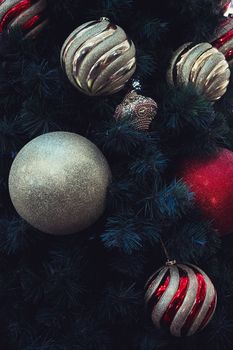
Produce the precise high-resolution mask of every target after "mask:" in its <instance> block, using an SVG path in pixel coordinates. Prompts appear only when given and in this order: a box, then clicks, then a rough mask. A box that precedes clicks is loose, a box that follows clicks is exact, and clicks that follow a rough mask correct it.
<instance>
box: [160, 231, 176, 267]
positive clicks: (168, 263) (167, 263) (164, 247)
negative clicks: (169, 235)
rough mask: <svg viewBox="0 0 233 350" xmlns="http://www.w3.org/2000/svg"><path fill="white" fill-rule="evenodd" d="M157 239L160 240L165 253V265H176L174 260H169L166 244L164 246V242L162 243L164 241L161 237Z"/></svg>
mask: <svg viewBox="0 0 233 350" xmlns="http://www.w3.org/2000/svg"><path fill="white" fill-rule="evenodd" d="M159 240H160V243H161V245H162V248H163V251H164V254H165V256H166V258H167V262H166V266H172V265H176V260H171V258H170V256H169V254H168V251H167V248H166V246H165V244H164V242H163V240H162V238H161V237H160V238H159Z"/></svg>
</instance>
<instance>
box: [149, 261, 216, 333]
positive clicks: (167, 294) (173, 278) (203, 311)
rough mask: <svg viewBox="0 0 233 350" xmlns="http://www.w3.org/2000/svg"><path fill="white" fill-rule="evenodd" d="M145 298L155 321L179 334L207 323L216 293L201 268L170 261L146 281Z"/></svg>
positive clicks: (201, 327) (189, 331) (214, 303)
mask: <svg viewBox="0 0 233 350" xmlns="http://www.w3.org/2000/svg"><path fill="white" fill-rule="evenodd" d="M145 301H146V304H147V306H148V309H149V310H150V312H151V319H152V322H153V323H154V325H155V326H156V327H157V328H162V329H165V330H168V331H169V332H170V333H171V334H172V335H174V336H176V337H181V336H190V335H192V334H194V333H196V332H199V331H201V330H202V329H203V328H204V327H205V326H207V324H208V323H209V322H210V320H211V318H212V316H213V315H214V312H215V308H216V305H217V293H216V290H215V288H214V286H213V283H212V282H211V280H210V279H209V277H208V276H207V275H206V274H205V273H204V271H202V270H201V269H200V268H198V267H197V266H194V265H191V264H185V265H184V264H176V262H170V261H169V262H168V263H167V264H166V266H164V267H162V268H161V269H159V270H158V271H156V272H155V273H154V274H153V275H152V276H151V278H150V279H149V281H148V282H147V284H146V295H145Z"/></svg>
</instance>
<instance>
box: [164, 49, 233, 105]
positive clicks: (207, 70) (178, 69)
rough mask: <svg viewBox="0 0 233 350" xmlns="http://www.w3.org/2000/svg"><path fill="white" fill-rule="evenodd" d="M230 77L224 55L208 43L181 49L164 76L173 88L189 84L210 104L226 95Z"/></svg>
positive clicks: (176, 53)
mask: <svg viewBox="0 0 233 350" xmlns="http://www.w3.org/2000/svg"><path fill="white" fill-rule="evenodd" d="M229 77H230V69H229V66H228V63H227V61H226V60H225V57H224V55H223V54H222V53H221V52H219V51H218V50H217V49H216V48H213V47H212V45H210V44H208V43H201V44H197V45H196V44H193V43H187V44H185V45H183V46H182V47H180V48H179V49H178V50H177V51H176V52H175V53H174V55H173V58H172V60H171V64H170V67H169V70H168V73H167V79H168V83H169V84H171V85H172V86H184V85H187V84H188V83H192V84H194V86H195V87H196V88H197V89H198V90H199V91H200V92H201V93H202V94H204V95H205V97H206V98H207V99H208V100H210V101H215V100H218V99H220V98H221V96H223V95H224V94H225V92H226V90H227V86H228V84H229Z"/></svg>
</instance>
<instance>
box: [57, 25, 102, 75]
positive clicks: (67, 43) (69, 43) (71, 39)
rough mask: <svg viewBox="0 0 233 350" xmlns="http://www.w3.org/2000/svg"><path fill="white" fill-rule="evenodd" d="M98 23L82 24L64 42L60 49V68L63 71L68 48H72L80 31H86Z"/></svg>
mask: <svg viewBox="0 0 233 350" xmlns="http://www.w3.org/2000/svg"><path fill="white" fill-rule="evenodd" d="M96 23H98V21H91V22H88V23H85V24H83V25H82V26H80V27H78V28H77V29H76V30H75V31H74V32H73V33H71V34H70V35H69V36H68V38H67V39H66V41H65V42H64V44H63V46H62V49H61V66H62V67H63V69H64V68H65V58H66V57H67V53H68V51H69V48H70V47H71V46H72V44H73V42H74V40H75V38H76V36H77V35H78V34H79V33H80V32H81V31H82V32H84V30H85V31H87V30H88V29H89V28H90V27H91V26H92V25H93V24H96Z"/></svg>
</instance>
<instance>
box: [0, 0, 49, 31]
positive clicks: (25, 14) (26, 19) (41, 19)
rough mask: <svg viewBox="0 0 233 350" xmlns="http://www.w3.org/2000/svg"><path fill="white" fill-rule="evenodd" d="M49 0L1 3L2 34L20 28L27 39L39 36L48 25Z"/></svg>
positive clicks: (0, 24)
mask: <svg viewBox="0 0 233 350" xmlns="http://www.w3.org/2000/svg"><path fill="white" fill-rule="evenodd" d="M46 8H47V0H2V1H0V32H2V31H3V30H8V31H9V30H10V29H14V28H16V27H20V28H21V30H22V31H23V33H24V35H25V37H29V36H30V37H35V36H37V35H38V34H39V33H40V32H41V31H42V30H43V29H44V28H45V27H46V25H47V24H48V19H47V14H46Z"/></svg>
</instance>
